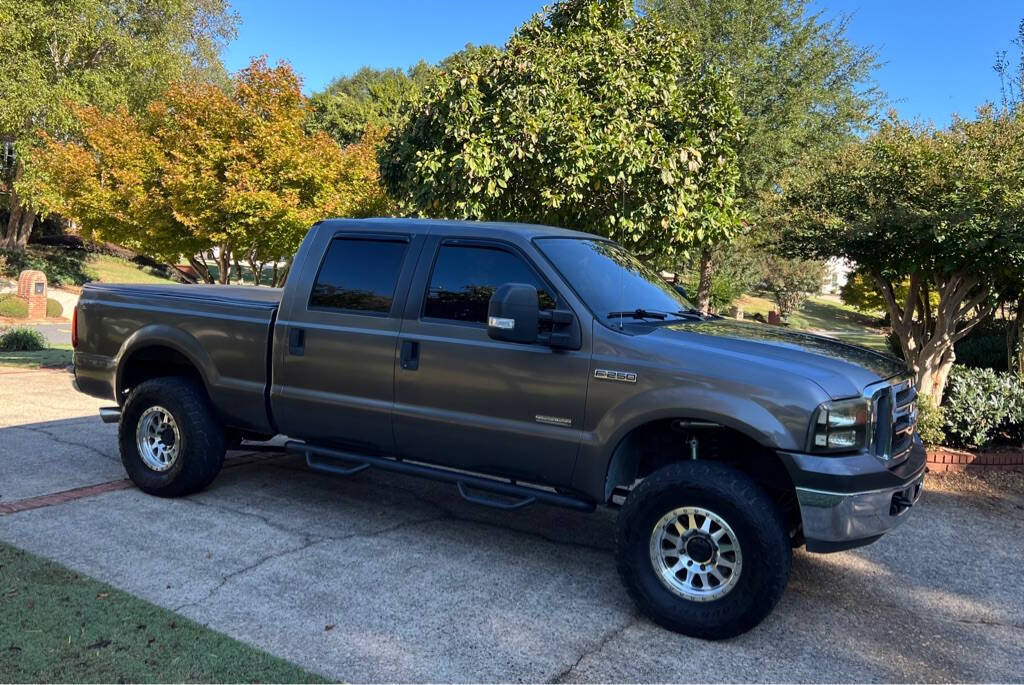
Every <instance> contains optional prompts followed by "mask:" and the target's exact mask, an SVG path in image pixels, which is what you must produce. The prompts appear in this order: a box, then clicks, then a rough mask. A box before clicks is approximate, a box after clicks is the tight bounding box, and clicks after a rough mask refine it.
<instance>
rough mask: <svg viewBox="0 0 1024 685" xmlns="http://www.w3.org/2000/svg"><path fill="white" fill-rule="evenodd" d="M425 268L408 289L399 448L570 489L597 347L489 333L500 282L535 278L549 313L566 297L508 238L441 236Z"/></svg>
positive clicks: (399, 374) (398, 387)
mask: <svg viewBox="0 0 1024 685" xmlns="http://www.w3.org/2000/svg"><path fill="white" fill-rule="evenodd" d="M417 271H418V275H417V279H416V280H415V281H414V286H413V287H414V288H415V287H416V286H415V284H416V283H419V284H420V289H419V292H417V291H415V290H414V291H411V292H410V294H409V300H410V302H409V308H407V310H406V319H405V321H404V322H403V326H402V331H401V336H400V343H399V347H400V350H399V355H398V356H399V363H398V367H397V369H396V372H395V373H396V375H395V414H394V428H395V442H396V447H397V449H398V452H399V454H401V455H402V456H405V457H408V458H412V459H419V460H423V461H429V462H434V463H438V464H443V465H446V466H452V467H455V468H462V469H467V470H472V471H480V472H484V473H494V474H500V475H506V476H509V477H514V478H521V479H524V480H532V481H537V482H542V483H549V484H553V485H558V484H568V483H569V482H570V479H571V475H572V469H573V466H574V463H575V460H576V454H577V452H578V448H579V441H580V437H581V430H582V426H583V412H584V407H585V406H586V393H587V375H588V369H589V365H590V359H589V357H590V354H589V350H588V349H586V348H587V347H588V345H589V343H587V344H585V346H584V348H585V349H583V350H578V351H565V350H554V349H552V348H551V347H548V346H546V345H541V344H532V345H524V344H515V343H505V342H499V341H497V340H492V339H490V338H489V337H488V336H487V304H488V300H489V299H490V296H491V294H492V293H493V292H494V290H495V289H496V288H497V287H498V286H500V285H502V284H504V283H530V284H533V285H535V286H536V287H537V289H538V291H539V293H540V302H541V307H542V308H553V307H554V305H555V301H556V299H557V293H555V292H554V290H553V288H552V287H551V286H550V285H549V284H548V283H547V282H545V281H544V280H543V279H542V278H541V277H540V276H539V272H538V270H537V269H536V268H535V267H534V266H533V265H532V264H531V263H530V261H529V260H528V259H527V257H526V256H525V255H524V254H523V253H522V252H521V251H519V250H518V248H516V247H513V246H511V245H507V244H504V243H490V242H481V241H465V240H460V241H456V240H444V239H443V238H433V239H431V242H430V243H429V244H428V246H427V247H426V248H425V249H424V250H423V257H422V259H421V265H420V268H419V269H418V270H417ZM414 306H415V310H414V311H415V312H416V315H415V317H411V316H410V315H409V314H410V311H412V310H413V308H414ZM587 338H588V339H589V336H587Z"/></svg>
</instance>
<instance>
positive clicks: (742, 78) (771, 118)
mask: <svg viewBox="0 0 1024 685" xmlns="http://www.w3.org/2000/svg"><path fill="white" fill-rule="evenodd" d="M642 4H643V5H644V6H645V8H646V9H647V10H648V11H650V12H651V13H653V14H655V15H656V16H658V17H661V18H662V19H664V20H666V21H668V22H670V23H672V24H673V25H674V26H677V27H678V28H679V29H680V30H681V31H683V33H684V34H685V35H686V36H687V38H688V39H689V40H690V41H692V42H693V44H694V45H697V46H699V55H700V57H701V59H703V60H704V61H705V62H706V63H707V65H708V66H709V67H712V66H713V67H718V68H722V69H727V70H728V71H729V72H730V73H731V74H732V76H733V78H734V88H735V92H736V98H737V101H738V103H739V107H740V110H741V112H742V115H743V122H742V123H743V131H744V135H743V138H742V139H741V140H740V142H739V144H738V146H737V148H736V152H737V155H738V157H737V159H738V164H739V170H740V182H739V194H740V197H741V198H742V200H743V204H744V209H745V210H746V211H747V213H748V214H749V215H750V216H751V217H752V219H753V229H754V230H755V232H758V231H759V230H760V228H761V222H760V221H759V217H760V215H761V213H762V212H761V210H762V205H763V198H764V197H765V196H766V195H770V194H772V193H774V192H775V190H776V189H777V187H778V186H779V184H780V183H782V182H783V180H784V177H785V175H786V172H787V171H788V170H789V169H791V168H792V167H793V166H794V165H795V164H797V163H799V160H800V158H801V156H802V155H803V154H805V153H809V152H812V153H813V152H818V151H826V150H831V149H834V148H835V147H836V146H838V145H839V144H841V143H843V142H845V141H847V140H849V139H850V138H851V137H852V136H854V135H855V134H857V133H859V132H864V131H866V130H867V129H868V128H869V127H870V126H871V125H873V123H874V122H875V120H876V118H877V117H876V112H877V109H878V105H879V103H880V102H881V101H882V93H881V92H880V91H879V89H878V88H877V87H876V86H875V85H874V83H873V81H872V73H873V71H874V70H875V68H876V67H877V65H878V62H877V59H876V54H875V52H874V50H873V49H871V48H865V47H859V46H857V45H854V44H853V43H851V42H850V40H849V39H848V38H847V37H846V28H847V23H848V21H849V18H848V17H846V16H840V17H839V18H837V19H835V20H827V19H825V18H824V17H823V14H822V13H821V12H813V11H810V10H809V5H810V4H811V3H810V2H809V0H714V1H713V2H709V0H645V2H643V3H642ZM715 261H716V260H715V259H714V255H713V254H712V252H711V251H704V252H702V253H701V254H700V255H699V258H698V262H699V267H698V268H699V272H700V274H701V279H700V282H701V286H700V290H699V292H698V293H697V295H696V299H697V304H698V306H699V307H701V308H705V309H706V304H705V303H706V298H707V293H708V286H709V284H710V279H711V274H712V272H713V269H714V263H715Z"/></svg>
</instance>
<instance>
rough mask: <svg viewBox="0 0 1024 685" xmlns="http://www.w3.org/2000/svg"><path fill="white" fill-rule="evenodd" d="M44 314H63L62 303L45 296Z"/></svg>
mask: <svg viewBox="0 0 1024 685" xmlns="http://www.w3.org/2000/svg"><path fill="white" fill-rule="evenodd" d="M46 315H47V316H64V305H62V304H61V303H60V302H58V301H57V300H55V299H53V298H52V297H48V298H46Z"/></svg>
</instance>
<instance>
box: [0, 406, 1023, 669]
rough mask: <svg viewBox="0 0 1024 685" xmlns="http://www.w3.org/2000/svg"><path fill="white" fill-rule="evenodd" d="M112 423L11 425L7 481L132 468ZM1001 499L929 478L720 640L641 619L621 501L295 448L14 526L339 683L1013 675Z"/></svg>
mask: <svg viewBox="0 0 1024 685" xmlns="http://www.w3.org/2000/svg"><path fill="white" fill-rule="evenodd" d="M115 435H116V431H115V430H114V427H112V426H104V425H103V424H100V423H99V422H98V421H97V420H96V419H94V418H92V417H89V418H88V420H86V419H69V420H67V421H54V422H46V423H40V424H32V425H29V426H17V427H10V428H4V429H0V473H3V474H4V479H3V480H4V481H7V480H8V478H11V479H13V480H11V481H9V482H7V483H6V484H4V485H2V486H0V495H2V494H4V492H5V490H9V491H11V492H15V491H17V492H24V493H29V494H31V493H32V492H33V491H38V490H39V489H40V488H43V486H44V485H45V483H46V478H47V477H49V478H50V479H51V480H53V481H54V482H57V481H59V482H60V483H61V484H63V483H66V482H70V481H69V480H68V479H67V478H66V477H65V476H63V475H61V474H62V472H63V471H64V470H66V467H67V464H69V463H74V464H76V466H75V469H74V473H75V474H76V475H75V479H73V480H75V484H74V485H72V487H78V486H79V485H87V484H95V483H97V482H103V481H109V480H114V479H120V478H123V471H121V469H120V464H119V462H118V461H117V453H116V449H117V448H116V437H115ZM75 441H77V443H78V445H79V447H78V448H77V449H76V448H75ZM69 443H70V444H69ZM234 463H236V464H237V463H238V462H234ZM61 479H63V480H61ZM15 481H17V482H15ZM19 483H22V484H19ZM29 485H31V487H29ZM43 489H45V488H43ZM55 489H64V488H63V487H57V486H56V485H53V486H51V487H50V489H49V490H48V491H49V492H52V491H54V490H55ZM7 500H8V498H7V497H6V495H5V496H4V499H0V502H5V501H7ZM989 504H991V503H988V504H986V505H985V506H978V505H977V503H976V501H975V499H974V498H971V497H964V496H957V495H952V494H947V493H930V492H926V494H925V497H924V498H923V500H922V502H921V504H920V505H919V507H916V508H915V511H914V512H913V515H912V517H911V518H910V520H908V522H907V523H906V524H905V525H904V526H902V527H900V528H898V529H896V530H895V531H893V532H892V533H890V534H889V535H887V536H885V537H884V538H883V539H882V540H880V541H879V542H878V543H876V544H875V545H872V546H871V547H867V548H864V549H860V550H854V551H851V552H845V553H841V554H835V555H826V556H820V555H811V554H807V553H805V552H803V551H802V550H798V551H796V552H795V554H794V560H793V573H792V579H791V582H790V585H789V589H788V590H787V592H786V595H785V596H784V597H783V599H782V602H781V603H780V605H779V607H778V608H777V609H776V611H775V612H774V614H772V616H770V617H769V618H768V619H767V620H766V621H765V622H764V623H763V624H762V625H761V626H759V627H758V628H756V629H755V630H753V631H751V632H750V633H747V634H745V635H743V636H740V637H738V638H736V639H733V640H730V641H728V642H723V643H706V642H701V641H698V640H692V639H689V638H685V637H682V636H679V635H675V634H672V633H669V632H667V631H665V630H662V629H661V628H659V627H657V626H655V625H653V624H651V623H650V622H649V621H647V620H645V619H642V618H640V617H638V616H637V615H636V611H635V609H634V607H633V604H632V602H631V601H630V600H629V598H628V597H627V596H626V593H625V591H624V590H623V588H622V586H621V585H620V583H619V581H618V578H617V575H616V571H615V560H614V556H613V548H614V527H615V514H614V512H611V511H607V510H600V511H598V512H596V513H595V514H590V515H586V514H578V513H574V512H570V511H564V510H561V509H554V508H549V507H544V506H534V507H531V508H529V509H526V510H524V511H520V512H514V513H507V512H498V511H493V510H490V509H484V508H481V507H478V506H476V505H472V504H468V503H465V502H463V501H462V500H460V499H459V498H458V495H457V493H456V491H455V488H454V487H452V486H450V485H445V484H441V483H436V482H432V481H423V480H418V479H415V478H411V477H406V476H401V475H397V474H386V473H380V472H373V471H369V472H366V473H363V474H360V475H358V476H355V477H351V478H335V477H328V476H324V475H320V474H314V473H312V472H310V471H308V470H307V469H306V468H305V466H304V464H302V462H301V461H300V460H298V459H297V458H295V457H290V456H283V455H282V456H272V457H271V458H269V459H266V460H263V461H258V462H250V463H245V464H243V465H238V466H235V467H231V468H226V469H225V470H224V471H223V472H222V473H221V475H220V476H219V477H218V479H217V480H216V481H215V482H214V483H213V485H212V486H211V487H210V488H209V489H207V490H206V491H204V492H202V493H199V494H197V495H193V496H191V497H188V498H183V499H177V500H167V499H159V498H155V497H150V496H147V495H145V494H143V493H141V492H139V491H137V490H134V489H129V490H122V491H116V492H107V493H104V494H99V495H95V496H89V497H85V498H82V499H77V500H73V501H68V502H65V503H62V504H57V505H53V506H46V507H42V508H38V509H34V510H31V511H24V512H21V513H16V514H10V515H7V516H0V538H3V539H4V540H6V541H8V542H11V543H13V544H15V545H17V546H19V547H22V548H24V549H27V550H29V551H32V552H34V553H37V554H41V555H43V556H46V557H49V558H53V559H56V560H57V561H60V562H61V563H64V564H66V565H68V566H71V567H72V568H74V569H76V570H78V571H81V572H84V573H86V574H88V575H91V576H93V577H96V578H99V579H101V580H105V581H107V582H110V583H112V584H114V585H116V586H118V587H121V588H123V589H125V590H127V591H129V592H132V593H134V594H137V595H139V596H142V597H144V598H146V599H148V600H150V601H153V602H155V603H157V604H160V605H162V606H166V607H170V608H173V609H176V610H178V611H180V612H181V613H183V614H185V615H187V616H189V617H190V618H193V619H196V620H199V621H201V622H203V623H206V624H209V625H210V626H212V627H213V628H216V629H218V630H221V631H223V632H225V633H228V634H230V635H232V636H234V637H237V638H240V639H242V640H245V641H248V642H250V643H253V644H256V645H257V646H259V647H262V648H264V649H266V650H268V651H270V652H272V653H275V654H277V655H280V656H283V657H285V658H288V659H291V660H293V661H295V662H297V663H299V664H300V665H303V666H305V667H307V668H310V669H313V670H315V671H318V672H322V673H325V674H327V675H328V676H330V677H332V678H335V679H346V680H365V681H383V680H401V681H427V680H433V681H439V680H480V681H490V680H513V679H516V680H519V679H522V680H545V681H547V680H564V681H573V680H585V681H593V680H613V681H618V680H628V681H638V680H649V681H672V680H680V679H684V680H685V679H689V680H693V679H725V680H750V681H765V680H786V681H806V680H837V681H847V680H853V681H864V680H893V681H903V680H979V681H991V680H1013V679H1016V678H1018V677H1019V674H1020V673H1021V672H1024V656H1022V654H1021V652H1020V649H1019V642H1020V636H1021V631H1022V630H1024V627H1022V626H1021V625H1020V623H1021V618H1020V617H1021V616H1024V587H1022V579H1021V574H1020V573H1018V572H1017V571H1016V570H1011V569H1015V565H1016V564H1019V560H1020V559H1021V558H1024V549H1022V545H1024V536H1022V535H1021V534H1020V532H1021V525H1022V523H1021V520H1020V516H1017V517H1016V519H1014V518H1013V517H1012V516H1007V512H1008V511H1010V510H1007V509H1001V508H996V509H993V508H992V507H991V506H989ZM999 530H1003V531H1004V533H1005V532H1006V531H1010V532H1011V533H1012V535H1003V536H1002V537H1001V540H1002V541H1001V542H1000V544H993V540H992V538H991V537H989V536H987V535H985V534H983V533H985V532H990V533H991V532H997V531H999Z"/></svg>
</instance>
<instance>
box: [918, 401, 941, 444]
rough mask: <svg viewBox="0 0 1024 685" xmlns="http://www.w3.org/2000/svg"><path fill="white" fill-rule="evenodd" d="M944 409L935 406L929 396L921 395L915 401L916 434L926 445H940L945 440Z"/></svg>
mask: <svg viewBox="0 0 1024 685" xmlns="http://www.w3.org/2000/svg"><path fill="white" fill-rule="evenodd" d="M945 423H946V410H945V409H944V408H943V407H936V406H935V405H934V404H932V401H931V399H930V398H928V397H926V396H924V395H922V396H921V398H920V399H919V400H918V402H917V434H918V435H920V436H921V440H922V441H924V444H926V445H942V444H945V442H946V431H945V430H943V428H944V426H945Z"/></svg>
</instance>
